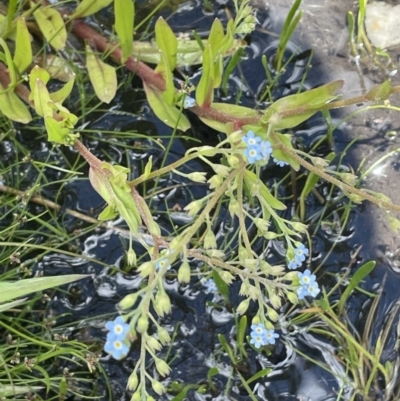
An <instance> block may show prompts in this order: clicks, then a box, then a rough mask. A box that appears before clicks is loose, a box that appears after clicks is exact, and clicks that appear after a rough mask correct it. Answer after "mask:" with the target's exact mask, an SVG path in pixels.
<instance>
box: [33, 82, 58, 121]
mask: <svg viewBox="0 0 400 401" xmlns="http://www.w3.org/2000/svg"><path fill="white" fill-rule="evenodd" d="M33 101H34V106H35V110H36V113H37V114H39V116H41V117H52V116H53V108H52V107H51V106H50V103H51V99H50V95H49V91H48V90H47V88H46V84H45V83H44V82H43V81H42V80H41V79H37V80H36V84H35V87H34V90H33Z"/></svg>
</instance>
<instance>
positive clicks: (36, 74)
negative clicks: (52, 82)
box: [29, 65, 50, 101]
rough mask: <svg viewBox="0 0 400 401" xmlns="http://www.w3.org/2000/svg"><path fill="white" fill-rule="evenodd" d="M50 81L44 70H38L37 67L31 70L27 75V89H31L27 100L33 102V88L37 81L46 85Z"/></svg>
mask: <svg viewBox="0 0 400 401" xmlns="http://www.w3.org/2000/svg"><path fill="white" fill-rule="evenodd" d="M49 79H50V74H49V73H48V72H47V71H46V70H44V69H43V68H40V67H39V66H38V65H36V66H35V67H34V68H32V70H31V72H30V74H29V87H30V89H31V93H30V95H29V100H30V101H32V100H33V96H34V92H35V86H36V82H38V80H40V81H42V82H44V83H45V84H47V82H49Z"/></svg>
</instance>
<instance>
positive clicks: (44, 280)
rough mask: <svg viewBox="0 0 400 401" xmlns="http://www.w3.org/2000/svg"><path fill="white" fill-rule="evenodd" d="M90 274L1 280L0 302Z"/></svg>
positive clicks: (70, 281)
mask: <svg viewBox="0 0 400 401" xmlns="http://www.w3.org/2000/svg"><path fill="white" fill-rule="evenodd" d="M89 276H90V275H89V274H70V275H66V276H57V277H35V278H28V279H25V280H20V281H15V282H6V281H2V282H0V302H7V301H10V300H12V299H15V298H19V297H23V296H24V295H27V294H31V293H32V292H36V291H42V290H46V289H48V288H54V287H58V286H60V285H64V284H68V283H72V282H73V281H77V280H81V279H83V278H86V277H89Z"/></svg>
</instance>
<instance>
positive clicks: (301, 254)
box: [288, 244, 308, 270]
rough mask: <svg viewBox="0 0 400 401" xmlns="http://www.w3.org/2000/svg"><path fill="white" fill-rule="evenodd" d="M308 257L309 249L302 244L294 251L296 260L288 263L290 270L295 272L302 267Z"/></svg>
mask: <svg viewBox="0 0 400 401" xmlns="http://www.w3.org/2000/svg"><path fill="white" fill-rule="evenodd" d="M307 255H308V249H307V248H306V247H305V246H304V245H303V244H300V245H299V246H298V247H297V248H296V249H295V250H294V259H291V260H289V261H288V268H289V269H292V270H294V269H297V268H298V267H300V266H301V265H302V264H303V262H304V261H305V260H306V256H307Z"/></svg>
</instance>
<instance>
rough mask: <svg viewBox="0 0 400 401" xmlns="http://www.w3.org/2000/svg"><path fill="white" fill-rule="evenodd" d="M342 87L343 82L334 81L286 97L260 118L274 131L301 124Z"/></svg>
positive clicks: (331, 98) (330, 99)
mask: <svg viewBox="0 0 400 401" xmlns="http://www.w3.org/2000/svg"><path fill="white" fill-rule="evenodd" d="M342 86H343V81H334V82H330V83H328V84H326V85H323V86H320V87H319V88H315V89H311V90H309V91H306V92H303V93H299V94H296V95H291V96H286V97H284V98H282V99H279V100H277V101H276V102H275V103H273V104H272V105H271V106H270V107H268V109H267V110H266V112H265V113H264V116H263V117H262V119H261V121H262V122H263V123H264V124H270V125H272V127H273V128H274V129H275V130H281V129H287V128H292V127H295V126H297V125H299V124H301V123H302V122H303V121H305V120H307V119H308V118H310V117H311V116H312V115H313V114H315V113H316V112H317V111H318V108H319V107H322V106H324V105H325V104H327V103H329V102H330V101H332V100H333V99H335V98H337V96H336V95H334V94H335V92H336V91H337V90H338V89H340V88H341V87H342Z"/></svg>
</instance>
